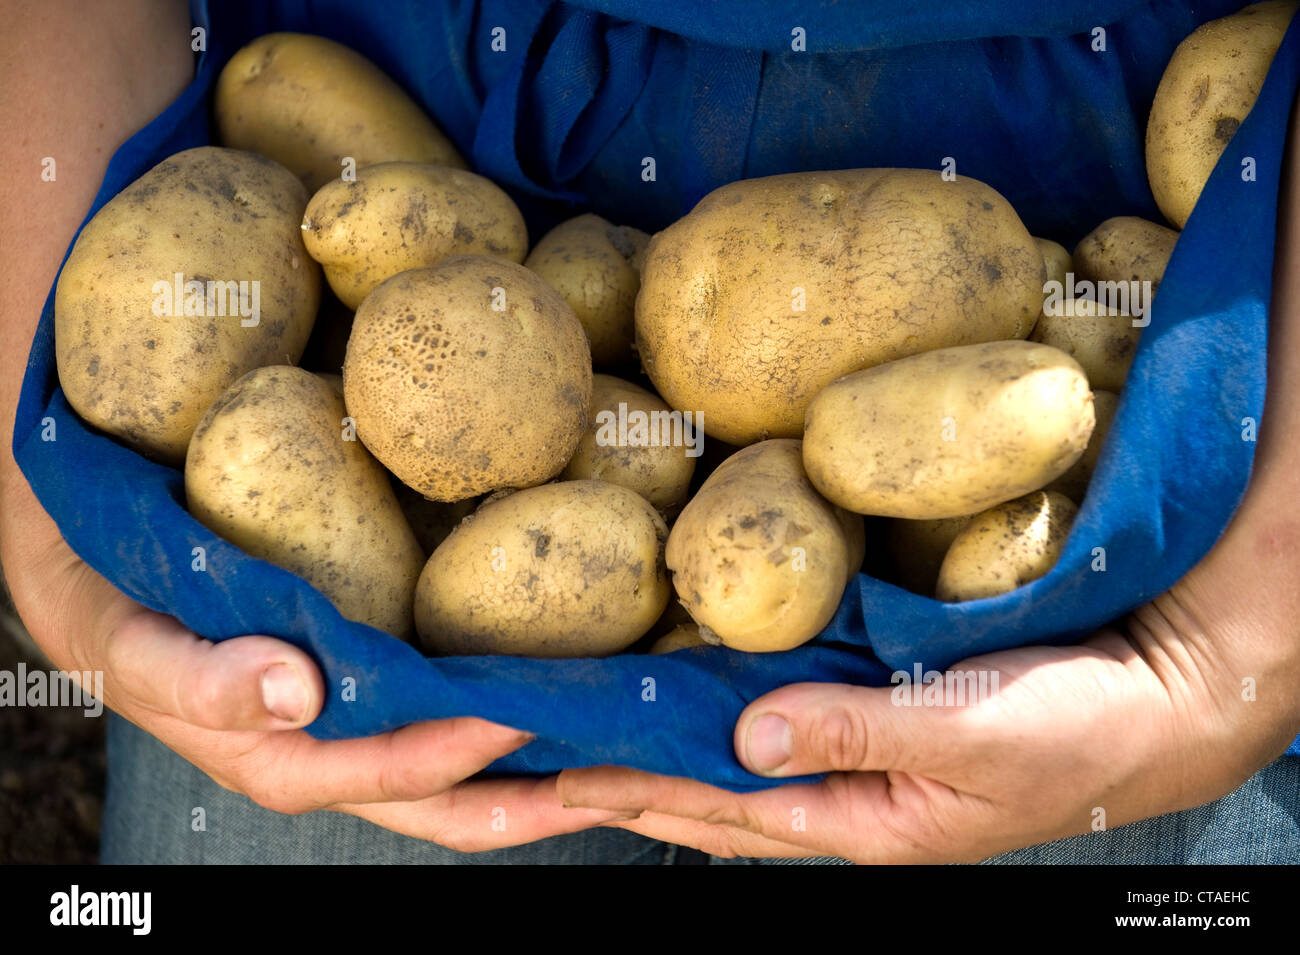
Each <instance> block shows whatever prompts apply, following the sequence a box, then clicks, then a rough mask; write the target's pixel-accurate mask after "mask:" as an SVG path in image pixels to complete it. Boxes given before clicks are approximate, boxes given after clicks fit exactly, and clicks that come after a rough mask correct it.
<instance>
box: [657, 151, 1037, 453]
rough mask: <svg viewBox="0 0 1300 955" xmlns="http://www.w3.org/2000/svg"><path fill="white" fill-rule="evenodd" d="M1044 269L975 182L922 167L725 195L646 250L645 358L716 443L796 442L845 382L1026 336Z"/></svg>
mask: <svg viewBox="0 0 1300 955" xmlns="http://www.w3.org/2000/svg"><path fill="white" fill-rule="evenodd" d="M1043 276H1044V263H1043V256H1042V253H1041V252H1040V251H1039V249H1038V247H1037V245H1036V244H1035V243H1034V240H1033V238H1032V237H1031V236H1030V235H1029V233H1028V232H1027V231H1025V227H1024V226H1023V225H1022V224H1021V222H1020V220H1019V218H1017V216H1016V213H1015V210H1013V209H1012V208H1011V206H1010V205H1009V204H1008V203H1007V201H1006V200H1005V199H1003V198H1002V197H1001V196H1000V195H998V193H997V192H995V191H994V190H993V189H991V188H989V187H988V186H986V185H984V184H983V183H981V182H977V181H975V180H973V179H962V178H959V179H957V180H955V181H951V182H949V181H945V180H944V179H943V178H941V177H940V175H939V174H938V173H937V172H932V171H924V170H915V169H857V170H847V171H840V172H815V173H795V174H790V175H784V176H770V177H767V178H764V179H751V180H746V181H743V182H736V183H732V184H731V185H728V186H723V187H722V188H720V189H716V190H714V191H713V192H711V193H710V194H709V195H707V196H705V197H704V199H702V200H701V201H700V203H699V205H697V206H696V207H695V209H694V211H692V212H691V213H690V214H689V215H688V216H686V217H685V218H684V219H682V220H680V221H679V222H677V223H676V224H675V225H673V226H670V227H669V228H668V229H666V230H664V231H663V232H660V233H659V234H658V235H656V236H655V237H654V238H653V239H651V241H650V247H649V249H648V251H647V253H646V259H645V265H644V267H643V269H642V275H641V292H640V294H639V295H638V296H637V303H636V331H637V347H638V349H639V351H640V353H641V358H642V361H643V362H644V364H645V369H646V372H647V373H648V374H649V376H650V378H651V380H652V381H653V382H654V385H655V388H656V390H657V391H658V392H659V394H660V395H662V396H663V398H664V400H665V401H667V402H668V404H670V405H672V406H673V407H674V408H678V409H682V410H686V409H689V410H692V411H702V412H704V429H705V430H706V431H707V432H708V433H709V435H710V436H711V437H717V438H721V439H722V440H724V441H729V442H731V443H732V444H748V443H750V442H753V441H757V440H760V439H762V438H767V437H798V436H799V435H800V434H801V433H802V431H803V420H804V412H805V411H806V410H807V407H808V403H809V402H810V401H811V400H812V398H813V396H814V395H815V394H817V392H818V391H820V390H821V389H822V388H823V387H825V386H826V385H828V384H829V383H830V382H832V381H834V380H835V379H836V378H839V377H840V376H842V375H845V374H848V373H849V372H852V371H857V370H858V369H861V368H867V367H870V366H873V365H878V364H881V363H883V362H887V361H892V360H894V359H897V358H903V357H905V356H907V355H913V354H916V353H918V352H925V351H931V350H933V349H936V348H943V347H947V346H951V345H965V344H971V343H974V342H984V341H994V340H998V339H1006V338H1024V337H1025V336H1026V335H1028V334H1029V331H1030V329H1031V328H1032V327H1033V324H1034V322H1035V320H1036V319H1037V317H1038V315H1039V312H1040V309H1041V306H1042V286H1043V281H1044V278H1043Z"/></svg>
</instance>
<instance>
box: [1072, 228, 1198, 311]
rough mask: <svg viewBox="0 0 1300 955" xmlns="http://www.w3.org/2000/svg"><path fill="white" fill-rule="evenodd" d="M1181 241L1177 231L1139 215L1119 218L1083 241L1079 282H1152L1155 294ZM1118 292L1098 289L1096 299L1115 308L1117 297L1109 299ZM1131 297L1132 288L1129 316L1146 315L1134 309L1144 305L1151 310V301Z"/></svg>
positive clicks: (1077, 257)
mask: <svg viewBox="0 0 1300 955" xmlns="http://www.w3.org/2000/svg"><path fill="white" fill-rule="evenodd" d="M1177 241H1178V233H1177V232H1175V231H1174V230H1173V229H1169V228H1166V227H1165V226H1162V225H1157V224H1156V223H1154V222H1148V221H1147V220H1146V219H1140V218H1138V217H1137V216H1115V217H1114V218H1113V219H1107V220H1106V221H1105V222H1103V223H1102V224H1101V225H1099V226H1097V228H1095V229H1093V230H1092V231H1091V232H1089V233H1088V234H1087V235H1086V236H1084V237H1083V238H1082V239H1080V240H1079V244H1078V245H1077V246H1075V249H1074V259H1073V261H1074V269H1075V272H1076V273H1077V278H1078V279H1082V280H1084V281H1088V282H1094V283H1096V282H1102V283H1105V282H1115V283H1119V282H1128V283H1133V282H1139V283H1141V282H1150V283H1151V289H1150V291H1151V294H1153V295H1154V294H1155V291H1156V289H1158V288H1160V280H1161V279H1162V278H1164V275H1165V266H1167V265H1168V264H1169V257H1170V256H1171V255H1172V254H1173V251H1174V243H1175V242H1177ZM1115 292H1116V290H1114V289H1111V288H1107V287H1103V288H1098V289H1096V293H1097V294H1096V296H1095V298H1096V300H1097V301H1099V302H1102V303H1105V304H1109V305H1111V306H1115V305H1116V304H1117V301H1116V299H1115V298H1113V297H1111V298H1109V301H1108V296H1114V295H1115ZM1131 295H1132V290H1131V287H1130V307H1129V308H1128V309H1127V310H1126V311H1127V312H1128V314H1129V315H1142V314H1145V311H1144V310H1142V309H1139V308H1136V307H1134V306H1136V305H1139V304H1141V305H1145V306H1146V307H1147V308H1149V307H1150V305H1151V302H1150V300H1145V301H1143V302H1141V303H1138V302H1133V301H1132V299H1131ZM1122 310H1123V309H1122Z"/></svg>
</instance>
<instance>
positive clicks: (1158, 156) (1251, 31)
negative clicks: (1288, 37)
mask: <svg viewBox="0 0 1300 955" xmlns="http://www.w3.org/2000/svg"><path fill="white" fill-rule="evenodd" d="M1296 6H1297V4H1296V3H1294V2H1291V0H1287V2H1279V0H1269V2H1267V3H1256V4H1252V5H1251V6H1249V7H1246V8H1245V9H1244V10H1241V11H1240V12H1238V13H1234V14H1232V15H1231V16H1226V17H1223V18H1221V19H1219V20H1211V21H1210V22H1209V23H1205V24H1202V25H1201V26H1200V27H1199V28H1197V30H1196V32H1194V33H1193V34H1192V35H1191V36H1189V37H1188V38H1187V39H1185V40H1183V42H1182V43H1180V44H1178V49H1176V50H1174V55H1173V57H1172V58H1171V59H1170V61H1169V65H1168V66H1167V67H1165V72H1164V75H1163V76H1162V77H1161V78H1160V86H1159V87H1158V88H1157V89H1156V95H1155V101H1154V102H1153V103H1152V104H1151V117H1150V119H1148V121H1147V142H1146V160H1147V178H1148V179H1149V180H1150V181H1151V192H1152V193H1153V194H1154V195H1155V198H1156V204H1157V205H1158V206H1160V211H1161V212H1163V213H1164V214H1165V218H1167V219H1168V220H1169V221H1170V222H1172V223H1173V224H1174V225H1175V226H1177V227H1178V228H1179V229H1181V228H1183V227H1184V226H1185V225H1187V219H1188V217H1189V216H1191V214H1192V207H1193V206H1195V205H1196V200H1197V199H1199V198H1200V195H1201V190H1202V189H1204V188H1205V183H1206V182H1207V181H1208V180H1209V178H1210V173H1211V172H1213V171H1214V167H1215V166H1216V165H1217V164H1218V162H1219V157H1220V156H1221V155H1223V150H1224V149H1225V148H1227V145H1228V142H1229V140H1231V139H1232V137H1233V134H1235V133H1236V132H1237V127H1239V126H1240V125H1241V123H1242V120H1244V119H1245V118H1246V114H1248V113H1249V112H1250V110H1251V108H1252V107H1253V106H1254V105H1255V99H1256V98H1257V97H1258V96H1259V91H1260V88H1261V87H1262V86H1263V85H1264V77H1265V76H1266V75H1267V73H1268V68H1269V66H1270V64H1272V62H1273V57H1274V55H1275V54H1276V53H1277V48H1278V46H1279V45H1281V43H1282V36H1283V34H1285V33H1286V28H1287V25H1288V24H1289V23H1290V22H1291V17H1292V16H1293V15H1294V14H1295V11H1296Z"/></svg>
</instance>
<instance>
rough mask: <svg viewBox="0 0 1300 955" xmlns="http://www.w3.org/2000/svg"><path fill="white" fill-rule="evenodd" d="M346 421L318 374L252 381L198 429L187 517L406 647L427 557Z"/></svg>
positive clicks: (265, 374)
mask: <svg viewBox="0 0 1300 955" xmlns="http://www.w3.org/2000/svg"><path fill="white" fill-rule="evenodd" d="M346 417H347V412H346V411H345V410H344V408H343V399H342V397H341V396H340V395H339V392H338V390H337V388H336V386H335V385H334V384H332V383H330V382H329V381H326V380H324V379H323V378H322V377H319V376H316V375H313V374H312V373H311V372H308V371H303V370H302V369H301V368H293V367H290V366H288V365H278V366H269V367H266V368H258V369H257V370H255V371H251V372H249V373H248V374H246V375H244V376H243V377H242V378H240V379H239V380H238V381H237V382H235V383H234V384H233V385H231V386H230V388H228V389H227V390H226V391H225V392H224V393H223V394H222V395H221V396H220V397H219V398H218V399H217V401H216V403H215V404H213V405H212V407H211V408H209V409H208V410H207V412H206V413H205V414H204V415H203V419H202V420H201V421H200V422H199V426H198V428H197V429H196V430H195V432H194V440H193V441H192V442H191V443H190V447H189V454H188V456H187V457H186V460H185V495H186V498H187V499H188V502H189V510H190V513H191V514H193V515H194V517H195V518H196V519H197V520H198V521H199V522H200V523H202V524H203V525H204V526H206V527H208V528H209V529H210V530H212V531H214V532H215V533H217V534H219V535H220V536H221V537H224V538H225V539H226V540H228V541H230V542H231V543H232V544H235V545H237V546H238V547H240V548H242V549H243V550H244V551H246V552H247V553H249V554H252V555H253V556H254V557H260V558H261V559H263V560H267V561H270V562H271V563H273V564H276V565H278V566H280V567H283V568H284V569H285V570H288V571H291V572H293V573H295V574H297V575H298V576H300V577H303V578H305V579H306V580H307V581H308V583H310V584H311V585H312V586H314V587H315V588H316V589H317V590H319V591H320V592H321V593H323V594H324V595H325V596H326V597H328V598H329V599H330V600H331V601H332V602H333V604H334V606H335V607H337V608H338V610H339V613H341V614H342V615H343V616H345V617H347V618H348V619H349V620H356V621H358V622H360V623H364V624H369V625H370V626H372V627H376V628H378V629H380V630H383V631H386V632H387V633H391V634H393V635H394V636H396V637H402V638H407V637H409V636H410V635H411V629H412V623H413V619H412V602H413V600H414V594H415V582H416V580H417V579H418V578H419V575H420V569H421V568H422V567H423V565H424V554H423V552H422V551H421V550H420V545H419V544H418V543H417V542H416V540H415V535H414V534H413V533H411V528H410V527H409V526H408V525H407V523H406V518H404V517H403V516H402V511H401V509H400V508H399V507H398V505H397V499H396V498H395V497H394V496H393V489H392V487H391V486H390V485H389V483H388V475H387V474H385V473H384V469H383V468H381V467H380V466H379V464H378V463H377V462H376V461H375V459H374V458H372V457H371V456H370V455H369V454H368V453H367V452H366V449H365V448H364V447H362V445H361V443H360V442H359V441H357V440H356V439H355V437H353V436H351V434H350V432H349V429H348V427H347V425H346V423H345V420H346Z"/></svg>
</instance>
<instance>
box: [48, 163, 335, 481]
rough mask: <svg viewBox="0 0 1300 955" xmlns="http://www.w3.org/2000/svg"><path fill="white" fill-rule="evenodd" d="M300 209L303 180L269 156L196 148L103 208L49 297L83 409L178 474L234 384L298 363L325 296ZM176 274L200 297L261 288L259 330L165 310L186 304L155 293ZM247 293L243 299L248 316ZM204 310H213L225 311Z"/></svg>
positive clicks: (64, 373) (66, 386)
mask: <svg viewBox="0 0 1300 955" xmlns="http://www.w3.org/2000/svg"><path fill="white" fill-rule="evenodd" d="M306 201H307V195H306V192H305V191H304V190H303V188H302V184H301V183H300V182H298V180H297V179H295V178H294V177H293V176H292V175H291V174H290V173H289V172H288V171H287V170H286V169H284V168H283V167H282V166H278V165H276V164H275V163H273V162H271V161H270V160H269V159H264V158H262V157H261V156H256V155H254V154H252V153H245V152H238V151H236V150H233V149H220V148H217V147H213V146H202V147H199V148H197V149H188V150H185V151H184V152H180V153H177V154H176V155H174V156H171V157H170V158H168V159H165V160H163V161H162V162H161V163H159V164H158V165H157V166H155V167H153V168H152V169H150V170H149V171H148V172H147V173H145V174H144V175H143V176H141V177H140V178H139V179H137V180H136V181H135V182H133V183H132V184H131V185H129V186H127V187H126V188H125V189H123V190H122V192H121V193H119V194H118V195H117V196H115V197H114V198H113V199H111V200H110V201H109V202H108V203H107V204H106V205H105V206H104V207H103V208H102V209H100V210H99V212H98V213H96V214H95V217H94V218H93V219H92V220H91V221H90V222H89V223H87V224H86V227H85V229H83V230H82V232H81V235H80V236H78V238H77V241H76V244H75V245H74V246H73V249H72V253H71V254H70V255H69V257H68V261H67V263H66V264H65V265H64V267H63V271H62V272H61V273H60V275H59V281H58V286H57V289H56V291H55V299H54V312H55V318H54V327H55V331H54V335H55V350H56V355H57V361H58V368H59V380H60V382H61V383H62V385H63V391H64V394H65V395H66V396H67V398H68V402H69V403H70V404H71V405H72V407H73V408H74V409H75V410H76V411H77V413H78V414H80V415H81V417H82V418H84V419H85V420H86V421H88V422H89V423H90V424H92V425H94V426H95V427H97V428H99V429H101V430H103V431H106V432H108V433H109V434H111V435H114V436H115V437H117V438H120V439H121V440H123V441H125V442H126V443H127V444H129V445H131V446H132V447H133V448H135V449H136V450H138V451H141V452H143V453H144V454H147V455H149V456H150V457H153V458H156V459H158V460H161V461H164V462H166V463H168V464H180V463H181V462H182V461H183V460H184V459H185V447H186V445H187V444H188V443H189V440H190V435H191V434H193V432H194V427H195V425H196V424H198V421H199V417H200V416H201V415H202V414H203V412H204V411H205V410H206V409H207V407H208V406H209V405H211V404H212V402H213V401H215V400H216V399H217V397H218V396H219V395H220V394H221V393H222V392H223V391H224V390H225V389H226V388H227V386H229V385H230V384H232V383H233V382H234V381H235V380H236V379H237V378H239V377H240V376H241V375H243V374H244V373H245V372H247V371H250V370H251V369H253V368H257V367H259V366H261V365H270V364H276V363H284V362H286V361H288V362H294V361H297V360H298V358H299V356H301V355H302V352H303V349H304V348H305V347H306V344H307V338H308V336H309V335H310V334H311V328H312V322H313V321H314V320H315V317H316V309H317V306H318V305H319V303H320V294H321V289H320V271H319V269H317V267H316V263H315V262H313V261H312V260H311V259H310V258H309V257H308V255H307V252H306V250H305V249H304V248H303V245H302V238H301V233H300V230H299V229H298V221H299V220H300V219H301V218H302V210H303V206H304V204H305V203H306ZM178 273H180V274H182V275H183V276H184V278H183V281H186V282H188V281H193V280H198V281H200V282H203V283H204V286H205V290H206V287H207V283H208V282H213V283H223V284H224V283H230V282H235V283H238V282H245V283H252V282H257V283H258V284H257V286H256V288H257V290H258V292H257V295H258V311H259V315H258V318H257V323H256V324H255V325H247V326H246V325H244V324H243V322H244V321H252V319H251V317H250V318H248V319H245V318H243V317H241V316H240V315H237V314H236V315H231V314H229V312H230V311H237V310H238V309H235V308H231V307H229V305H227V309H226V310H227V313H228V314H227V315H225V316H219V315H212V314H209V315H190V316H184V315H178V314H175V313H173V314H168V313H167V311H166V307H167V305H168V304H169V303H168V302H167V301H166V300H165V299H166V298H168V297H169V298H171V299H172V301H171V302H170V305H171V308H172V309H173V310H174V312H183V311H184V305H185V304H186V302H185V301H180V302H177V301H175V296H174V294H169V295H168V296H166V297H164V296H162V295H160V293H159V291H156V290H155V283H159V282H162V283H165V284H167V285H168V286H172V285H173V284H174V276H175V275H176V274H178ZM253 288H254V286H252V285H251V284H249V285H247V286H246V290H247V291H248V296H247V297H246V298H241V299H238V303H239V304H242V305H243V306H245V307H246V308H247V310H248V311H250V312H251V305H252V304H253V303H252V290H253ZM237 290H238V289H237V287H236V289H233V290H232V291H237ZM186 298H188V296H186V295H182V299H183V300H184V299H186ZM195 301H196V302H197V297H196V298H195ZM227 302H228V303H234V302H236V298H235V296H230V297H229V298H228V299H227ZM202 304H203V308H202V310H203V311H206V312H215V311H216V310H217V308H218V306H219V305H220V304H227V303H223V302H220V301H219V300H218V299H215V298H209V299H207V300H206V301H205V302H204V303H202ZM159 309H162V310H163V314H162V315H159V314H157V311H158V310H159Z"/></svg>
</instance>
